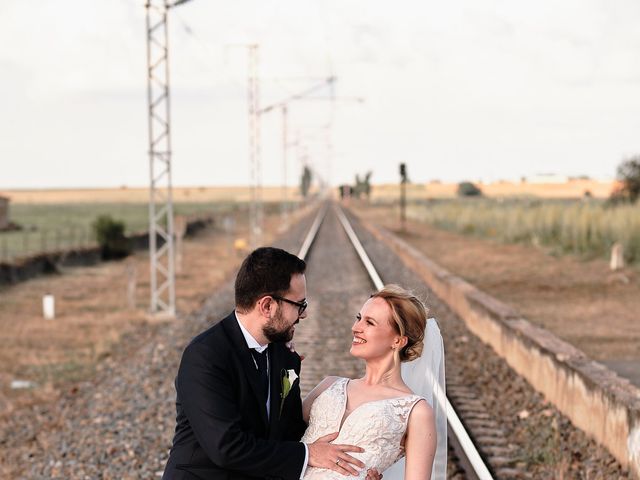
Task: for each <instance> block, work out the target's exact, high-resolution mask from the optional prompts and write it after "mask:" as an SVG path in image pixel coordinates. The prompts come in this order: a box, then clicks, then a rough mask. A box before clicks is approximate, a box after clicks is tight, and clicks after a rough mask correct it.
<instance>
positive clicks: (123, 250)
mask: <svg viewBox="0 0 640 480" xmlns="http://www.w3.org/2000/svg"><path fill="white" fill-rule="evenodd" d="M91 227H92V229H93V233H94V234H95V236H96V240H97V242H98V245H100V248H101V249H102V258H104V259H106V260H108V259H112V258H123V257H126V256H127V255H129V254H130V253H131V245H130V243H129V239H128V238H127V237H126V236H125V234H124V232H125V224H124V222H123V221H121V220H115V219H114V218H112V217H111V216H110V215H100V216H99V217H98V218H96V219H95V221H94V222H93V224H92V225H91Z"/></svg>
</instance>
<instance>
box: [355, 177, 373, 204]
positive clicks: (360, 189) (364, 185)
mask: <svg viewBox="0 0 640 480" xmlns="http://www.w3.org/2000/svg"><path fill="white" fill-rule="evenodd" d="M371 175H372V172H371V171H369V172H367V174H366V175H365V176H364V179H360V175H356V184H355V186H354V187H353V195H354V196H355V197H356V198H360V195H365V196H366V197H367V198H369V196H370V195H371Z"/></svg>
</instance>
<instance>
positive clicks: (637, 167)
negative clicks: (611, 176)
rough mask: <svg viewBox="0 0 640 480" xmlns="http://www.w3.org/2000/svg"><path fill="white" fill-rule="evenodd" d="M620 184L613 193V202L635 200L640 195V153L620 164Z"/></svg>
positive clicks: (611, 198)
mask: <svg viewBox="0 0 640 480" xmlns="http://www.w3.org/2000/svg"><path fill="white" fill-rule="evenodd" d="M617 173H618V175H617V177H618V180H619V181H620V186H619V187H618V188H617V189H616V190H615V191H614V192H613V193H612V194H611V197H610V201H611V203H614V204H615V203H622V202H631V203H633V202H635V201H636V200H637V199H638V198H639V197H640V155H636V156H635V157H632V158H630V159H628V160H625V161H624V162H622V163H621V164H620V165H619V166H618V172H617Z"/></svg>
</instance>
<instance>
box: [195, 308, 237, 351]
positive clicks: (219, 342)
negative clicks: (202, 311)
mask: <svg viewBox="0 0 640 480" xmlns="http://www.w3.org/2000/svg"><path fill="white" fill-rule="evenodd" d="M231 315H233V314H231ZM231 315H229V316H227V317H225V318H224V319H222V320H220V321H219V322H217V323H215V324H214V325H212V326H211V327H209V328H207V329H206V330H204V331H203V332H200V333H199V334H198V335H196V336H195V337H193V338H192V339H191V341H190V342H189V344H188V345H187V348H190V347H191V348H194V347H196V348H197V347H211V348H215V349H220V348H224V347H225V346H229V337H228V335H227V332H226V330H225V328H224V322H228V321H229V317H230V316H231Z"/></svg>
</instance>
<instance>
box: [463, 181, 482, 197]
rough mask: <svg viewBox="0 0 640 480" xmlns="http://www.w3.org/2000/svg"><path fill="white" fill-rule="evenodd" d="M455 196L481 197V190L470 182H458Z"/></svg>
mask: <svg viewBox="0 0 640 480" xmlns="http://www.w3.org/2000/svg"><path fill="white" fill-rule="evenodd" d="M457 194H458V196H459V197H480V196H482V190H480V189H479V188H478V187H476V186H475V185H474V184H473V183H471V182H460V183H459V184H458V191H457Z"/></svg>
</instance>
